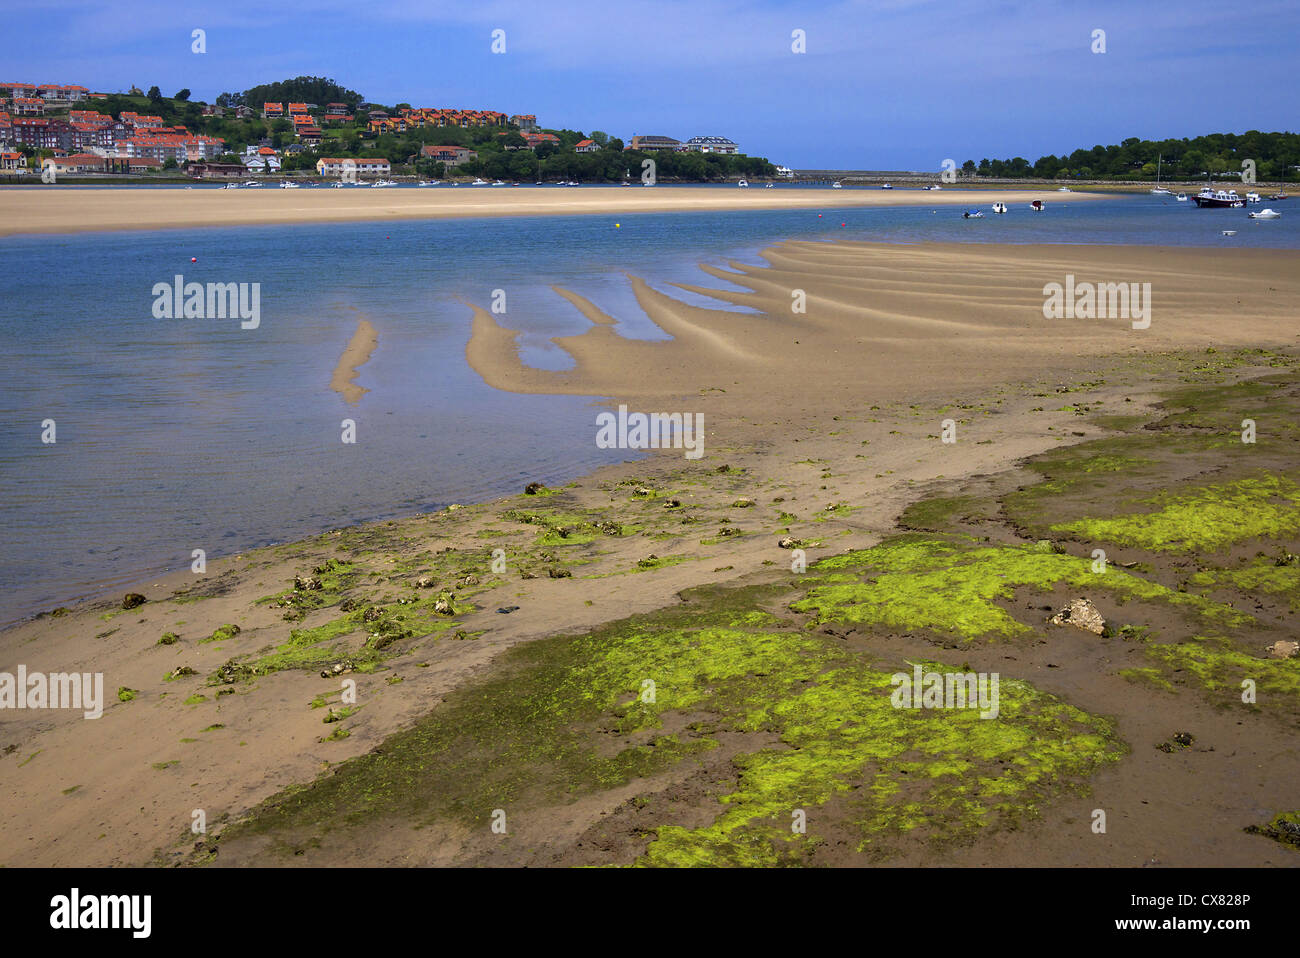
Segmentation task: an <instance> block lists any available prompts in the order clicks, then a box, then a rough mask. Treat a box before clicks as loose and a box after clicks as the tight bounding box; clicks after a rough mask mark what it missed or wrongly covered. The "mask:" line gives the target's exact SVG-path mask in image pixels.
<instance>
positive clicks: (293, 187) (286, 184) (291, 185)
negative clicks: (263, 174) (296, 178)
mask: <svg viewBox="0 0 1300 958" xmlns="http://www.w3.org/2000/svg"><path fill="white" fill-rule="evenodd" d="M280 189H282V190H298V189H302V187H300V186H299V185H298V184H297V183H290V182H289V181H288V180H282V181H281V182H280Z"/></svg>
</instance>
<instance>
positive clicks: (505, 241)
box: [0, 191, 1300, 621]
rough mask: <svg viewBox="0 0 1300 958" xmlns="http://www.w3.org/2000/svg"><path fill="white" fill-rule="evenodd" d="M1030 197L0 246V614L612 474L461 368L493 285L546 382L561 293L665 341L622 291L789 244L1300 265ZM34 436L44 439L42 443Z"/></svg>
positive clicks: (1177, 218)
mask: <svg viewBox="0 0 1300 958" xmlns="http://www.w3.org/2000/svg"><path fill="white" fill-rule="evenodd" d="M835 195H837V194H836V193H831V192H830V191H827V199H828V201H831V200H833V198H834V196H835ZM1044 196H1045V199H1046V201H1047V204H1048V210H1047V212H1045V213H1043V214H1033V213H1030V212H1029V211H1028V210H1027V209H1020V208H1017V207H1013V209H1012V212H1011V213H1009V214H1008V215H1006V216H994V215H993V214H991V213H988V214H987V215H986V217H985V218H984V219H982V220H975V221H972V220H963V219H961V215H960V210H959V209H954V208H952V207H938V208H935V210H936V211H935V212H932V211H931V208H930V207H927V206H924V205H920V206H916V207H898V208H891V209H871V210H864V209H856V210H854V209H850V210H836V209H833V208H827V209H824V210H821V211H820V212H821V214H822V215H821V217H820V218H819V217H818V215H817V214H818V212H819V211H816V210H800V211H790V212H769V211H761V212H728V213H697V214H682V213H674V214H620V215H612V216H569V217H513V218H503V219H481V220H444V221H425V222H412V221H406V222H402V223H388V224H380V223H346V224H325V225H301V226H267V227H240V228H235V229H203V230H166V231H140V232H118V233H97V234H83V235H74V236H19V237H9V238H6V239H3V240H0V244H2V247H3V252H4V255H5V267H6V268H5V269H4V270H3V271H0V348H3V349H4V351H5V354H6V355H7V356H8V357H9V363H8V367H9V370H10V371H9V375H8V387H9V388H8V389H6V390H5V392H4V393H3V395H0V479H2V480H3V488H4V491H5V495H4V496H3V498H2V499H0V593H2V594H4V595H5V596H6V597H7V599H8V600H9V601H8V602H7V604H6V607H5V609H4V610H3V612H0V620H4V621H10V620H13V619H15V618H18V617H21V616H23V615H26V614H29V613H31V612H34V611H36V610H39V609H46V608H50V607H52V606H54V605H57V604H60V603H66V602H68V601H70V600H72V599H75V598H77V597H80V596H84V595H87V594H92V593H96V592H100V591H104V590H107V589H117V588H119V587H120V586H123V585H125V584H128V583H133V582H138V581H140V580H142V579H144V578H146V577H148V576H150V575H152V574H155V573H159V572H164V571H171V570H176V569H185V568H188V567H189V563H190V554H191V550H193V549H197V548H202V549H205V550H206V552H207V554H208V556H209V558H213V557H215V556H219V555H225V554H230V553H234V552H238V551H241V550H244V549H248V548H251V547H254V546H257V545H263V544H267V543H271V542H282V541H288V540H292V539H295V538H301V537H303V536H307V535H311V534H313V533H316V532H320V531H323V530H326V529H330V528H336V527H339V526H345V525H350V524H353V523H357V522H362V521H367V520H374V519H381V518H390V517H395V516H402V515H409V514H413V513H417V512H420V511H424V510H429V509H435V508H439V507H441V506H443V505H446V504H447V503H450V502H468V501H475V500H483V499H487V498H492V497H495V496H499V495H505V494H509V493H513V492H517V491H519V490H521V489H522V487H523V486H524V485H525V484H527V483H528V482H531V481H535V480H536V481H542V482H547V483H551V484H555V483H560V482H563V481H565V480H568V479H571V478H574V477H576V476H578V475H581V474H584V473H587V472H590V471H591V470H592V469H593V468H595V467H596V466H598V465H600V464H603V463H606V462H612V461H619V460H622V459H624V458H627V457H628V455H629V454H628V453H626V452H618V451H602V450H599V449H597V448H596V446H595V442H594V437H595V426H594V419H595V414H596V412H597V409H596V408H594V407H593V404H592V401H591V400H590V399H587V398H582V397H547V396H516V395H512V394H505V393H500V392H497V391H495V390H493V389H490V388H489V387H487V386H486V385H485V384H484V383H483V382H482V381H481V380H480V379H479V378H478V376H477V375H476V374H475V373H473V372H472V371H471V370H470V369H469V368H468V366H467V365H466V363H465V361H464V348H465V343H466V341H467V340H468V337H469V323H470V312H469V310H468V308H467V307H466V306H465V302H466V301H471V302H475V303H478V304H479V305H483V306H487V305H488V304H489V303H490V302H491V299H492V291H493V290H495V289H502V290H504V291H505V293H506V303H507V313H506V315H505V316H504V317H501V319H502V321H503V322H504V323H505V325H508V326H511V327H515V328H520V329H523V330H524V335H523V336H522V337H521V344H522V348H523V354H524V358H525V359H526V360H527V361H529V362H531V363H534V364H536V365H541V366H546V367H550V368H562V367H563V366H564V365H566V364H567V362H568V359H567V356H566V354H564V353H563V352H562V351H560V350H558V349H556V348H555V347H553V346H551V345H550V344H549V343H548V339H549V337H551V336H557V335H567V334H571V333H577V332H580V331H582V330H583V329H585V328H587V326H588V324H587V322H586V320H585V319H583V318H582V317H581V316H580V315H579V314H578V313H577V312H576V311H575V310H574V309H573V308H572V307H571V306H569V305H568V304H567V303H566V302H565V301H563V300H562V299H561V298H560V297H558V296H557V295H556V294H555V293H554V292H553V291H551V289H550V286H551V284H556V285H560V286H564V287H566V288H570V289H573V290H574V291H576V292H578V293H580V294H582V295H584V296H586V297H587V298H589V299H591V300H592V301H593V302H594V303H595V304H596V305H597V306H599V307H600V308H602V309H603V310H605V311H606V312H608V313H610V314H611V315H613V316H615V317H617V318H618V319H619V320H620V321H621V322H622V327H621V331H622V332H623V333H624V334H625V335H629V336H662V335H663V334H662V333H661V332H660V331H659V330H658V329H657V328H656V327H654V326H653V325H652V324H651V323H650V322H649V320H648V319H646V318H645V317H644V315H643V314H641V312H640V311H639V309H638V308H637V307H636V304H635V300H634V298H633V296H632V294H631V290H630V288H629V286H628V283H627V279H626V276H625V273H632V274H635V275H638V276H641V277H643V278H645V279H647V280H648V281H650V282H651V284H652V285H654V286H656V287H657V288H660V289H663V290H664V291H665V292H670V293H672V294H673V295H677V296H680V297H681V298H684V299H687V300H690V301H693V302H695V301H698V302H701V303H704V304H708V305H713V306H718V305H720V304H718V303H717V302H715V301H712V300H708V299H705V298H702V297H701V298H696V297H692V296H689V295H687V294H683V293H681V292H680V291H678V290H675V289H672V288H670V287H668V286H667V285H666V284H667V283H669V282H671V281H684V282H692V283H698V284H700V285H704V286H709V285H714V286H716V285H718V284H717V281H714V280H712V279H711V278H710V277H708V276H706V275H705V274H703V273H701V272H700V271H699V270H698V269H697V268H696V267H697V264H698V263H700V262H710V263H714V264H717V265H725V262H726V260H727V259H739V260H742V261H746V262H759V260H758V257H757V253H758V251H759V250H760V249H762V248H763V247H764V246H766V245H768V244H770V243H771V242H773V241H776V240H780V239H786V238H800V239H826V240H829V239H837V238H848V239H869V240H882V241H888V242H919V241H924V240H944V241H962V242H1010V243H1048V242H1050V243H1139V244H1163V245H1204V246H1219V245H1227V244H1231V245H1233V246H1237V247H1241V246H1259V247H1263V246H1269V247H1285V248H1298V247H1300V207H1297V208H1296V210H1295V211H1294V213H1293V212H1292V210H1290V209H1289V208H1288V207H1287V203H1279V204H1274V205H1275V206H1276V207H1277V208H1279V209H1281V210H1282V211H1283V214H1284V215H1283V217H1282V218H1281V219H1278V220H1273V221H1270V222H1266V223H1257V222H1251V221H1249V220H1247V219H1246V217H1245V214H1244V212H1242V211H1235V210H1222V211H1210V210H1204V211H1198V210H1195V209H1194V208H1193V209H1189V208H1188V207H1189V206H1190V204H1183V203H1174V202H1173V201H1172V200H1162V199H1160V198H1156V197H1151V198H1148V197H1146V196H1143V197H1137V198H1125V199H1118V200H1112V201H1107V202H1096V203H1078V202H1075V203H1071V202H1070V199H1069V196H1068V195H1067V194H1052V193H1045V194H1044ZM917 201H918V203H922V204H923V202H924V197H923V196H922V195H921V194H917ZM1288 202H1289V201H1288ZM1265 205H1268V204H1265ZM615 222H619V223H620V224H621V228H620V229H614V225H613V224H614V223H615ZM841 223H843V224H844V225H843V226H841ZM1234 228H1235V229H1237V230H1238V234H1237V236H1236V237H1233V238H1231V239H1226V238H1224V237H1222V236H1221V235H1220V231H1221V230H1223V229H1234ZM191 257H195V258H196V259H197V263H191V262H190V258H191ZM177 273H180V274H182V275H183V276H184V277H185V279H186V281H198V282H204V283H206V282H209V281H214V282H248V283H253V282H256V283H260V284H261V322H260V325H259V327H258V328H257V329H247V330H245V329H241V328H240V327H239V322H238V321H237V320H200V319H178V320H167V319H155V318H154V317H153V315H152V306H153V300H154V297H153V293H152V288H153V285H154V284H155V283H159V282H164V283H170V282H172V279H173V277H174V276H175V275H176V274H177ZM362 317H364V318H367V319H369V320H370V321H371V322H372V323H373V324H374V325H375V327H376V328H377V329H378V332H379V347H378V349H377V350H376V351H375V352H374V354H373V356H372V357H371V359H370V361H369V362H368V363H366V364H365V365H364V366H363V367H362V368H361V372H360V375H359V377H358V378H357V382H358V383H359V384H360V385H362V386H365V387H367V388H369V389H370V390H371V391H370V392H369V393H367V394H366V395H365V396H364V398H363V399H362V400H361V401H360V403H359V404H357V405H356V406H349V405H347V404H346V403H344V401H343V400H342V399H341V398H340V397H339V396H338V395H337V394H336V393H334V392H332V391H331V390H330V389H329V388H328V383H329V378H330V374H331V372H332V371H333V369H334V366H335V364H336V363H337V362H338V359H339V356H340V354H341V352H342V350H343V348H344V346H345V345H346V344H347V342H348V340H349V339H350V338H351V336H352V333H353V331H354V330H355V329H356V325H357V322H358V320H359V319H360V318H362ZM344 418H352V419H354V420H355V421H356V423H357V434H358V441H357V442H356V444H354V445H347V444H344V443H342V442H341V441H340V422H341V420H342V419H344ZM46 419H53V420H55V422H56V424H57V427H56V428H57V442H56V443H55V444H53V445H49V444H44V443H42V441H41V432H42V426H41V424H42V421H43V420H46Z"/></svg>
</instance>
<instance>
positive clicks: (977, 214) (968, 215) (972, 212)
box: [961, 210, 984, 220]
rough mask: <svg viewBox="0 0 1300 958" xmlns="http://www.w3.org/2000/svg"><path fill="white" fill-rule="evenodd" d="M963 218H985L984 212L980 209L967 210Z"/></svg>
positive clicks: (962, 215)
mask: <svg viewBox="0 0 1300 958" xmlns="http://www.w3.org/2000/svg"><path fill="white" fill-rule="evenodd" d="M961 218H962V219H964V220H982V219H984V214H983V213H981V212H980V211H979V210H967V211H966V212H965V213H963V214H961Z"/></svg>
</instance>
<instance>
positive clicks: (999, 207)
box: [993, 203, 1007, 213]
mask: <svg viewBox="0 0 1300 958" xmlns="http://www.w3.org/2000/svg"><path fill="white" fill-rule="evenodd" d="M1006 211H1007V204H1006V203H994V204H993V212H994V213H1005V212H1006Z"/></svg>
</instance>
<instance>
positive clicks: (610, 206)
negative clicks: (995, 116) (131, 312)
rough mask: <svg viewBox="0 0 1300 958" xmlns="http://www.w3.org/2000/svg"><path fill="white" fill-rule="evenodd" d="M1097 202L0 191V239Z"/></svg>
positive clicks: (690, 193) (1004, 195) (656, 193)
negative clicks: (588, 216) (502, 219)
mask: <svg viewBox="0 0 1300 958" xmlns="http://www.w3.org/2000/svg"><path fill="white" fill-rule="evenodd" d="M1104 198H1105V197H1104V196H1102V195H1100V194H1089V193H1070V194H1068V198H1067V194H1064V193H1053V192H1051V191H1050V190H1005V191H994V190H978V191H977V190H961V191H957V190H949V191H939V192H929V193H922V192H920V191H916V190H892V191H886V190H855V189H845V190H836V191H834V192H829V191H826V190H805V189H794V188H789V187H776V188H774V189H770V190H768V189H754V188H751V189H748V190H742V189H721V188H720V189H699V188H693V187H673V186H656V187H653V188H650V189H646V188H643V187H629V188H627V189H621V188H608V189H606V188H594V187H592V188H585V189H584V188H577V189H563V188H560V187H555V188H552V189H545V188H543V189H517V190H516V189H513V188H510V187H490V186H479V187H473V186H462V187H457V188H454V189H453V188H444V187H437V188H432V189H424V190H421V189H409V190H408V189H384V190H372V189H367V188H364V187H354V188H348V189H342V190H336V189H328V188H317V189H299V190H279V189H274V188H271V187H263V188H261V189H255V190H244V189H240V190H215V189H194V190H132V189H124V188H121V187H118V188H113V187H108V188H104V189H94V188H82V187H75V188H73V187H69V188H66V189H62V188H60V189H49V190H44V189H35V188H33V189H4V190H0V236H10V235H14V234H20V233H80V232H87V231H95V230H152V229H180V228H193V227H200V226H239V225H267V224H273V223H329V222H349V221H363V220H369V221H399V220H423V219H458V218H466V217H482V216H565V215H575V214H603V215H607V216H608V215H624V216H626V215H630V214H633V213H666V212H693V211H700V210H779V209H836V208H844V207H860V206H911V205H915V206H954V205H956V206H972V207H973V206H987V205H989V204H992V203H994V202H997V201H999V200H1001V201H1002V202H1005V203H1009V204H1020V203H1024V204H1027V203H1029V202H1030V201H1031V200H1035V199H1041V200H1044V201H1046V202H1047V203H1048V204H1049V205H1053V204H1056V203H1065V202H1069V203H1078V202H1087V201H1091V200H1097V199H1104Z"/></svg>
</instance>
